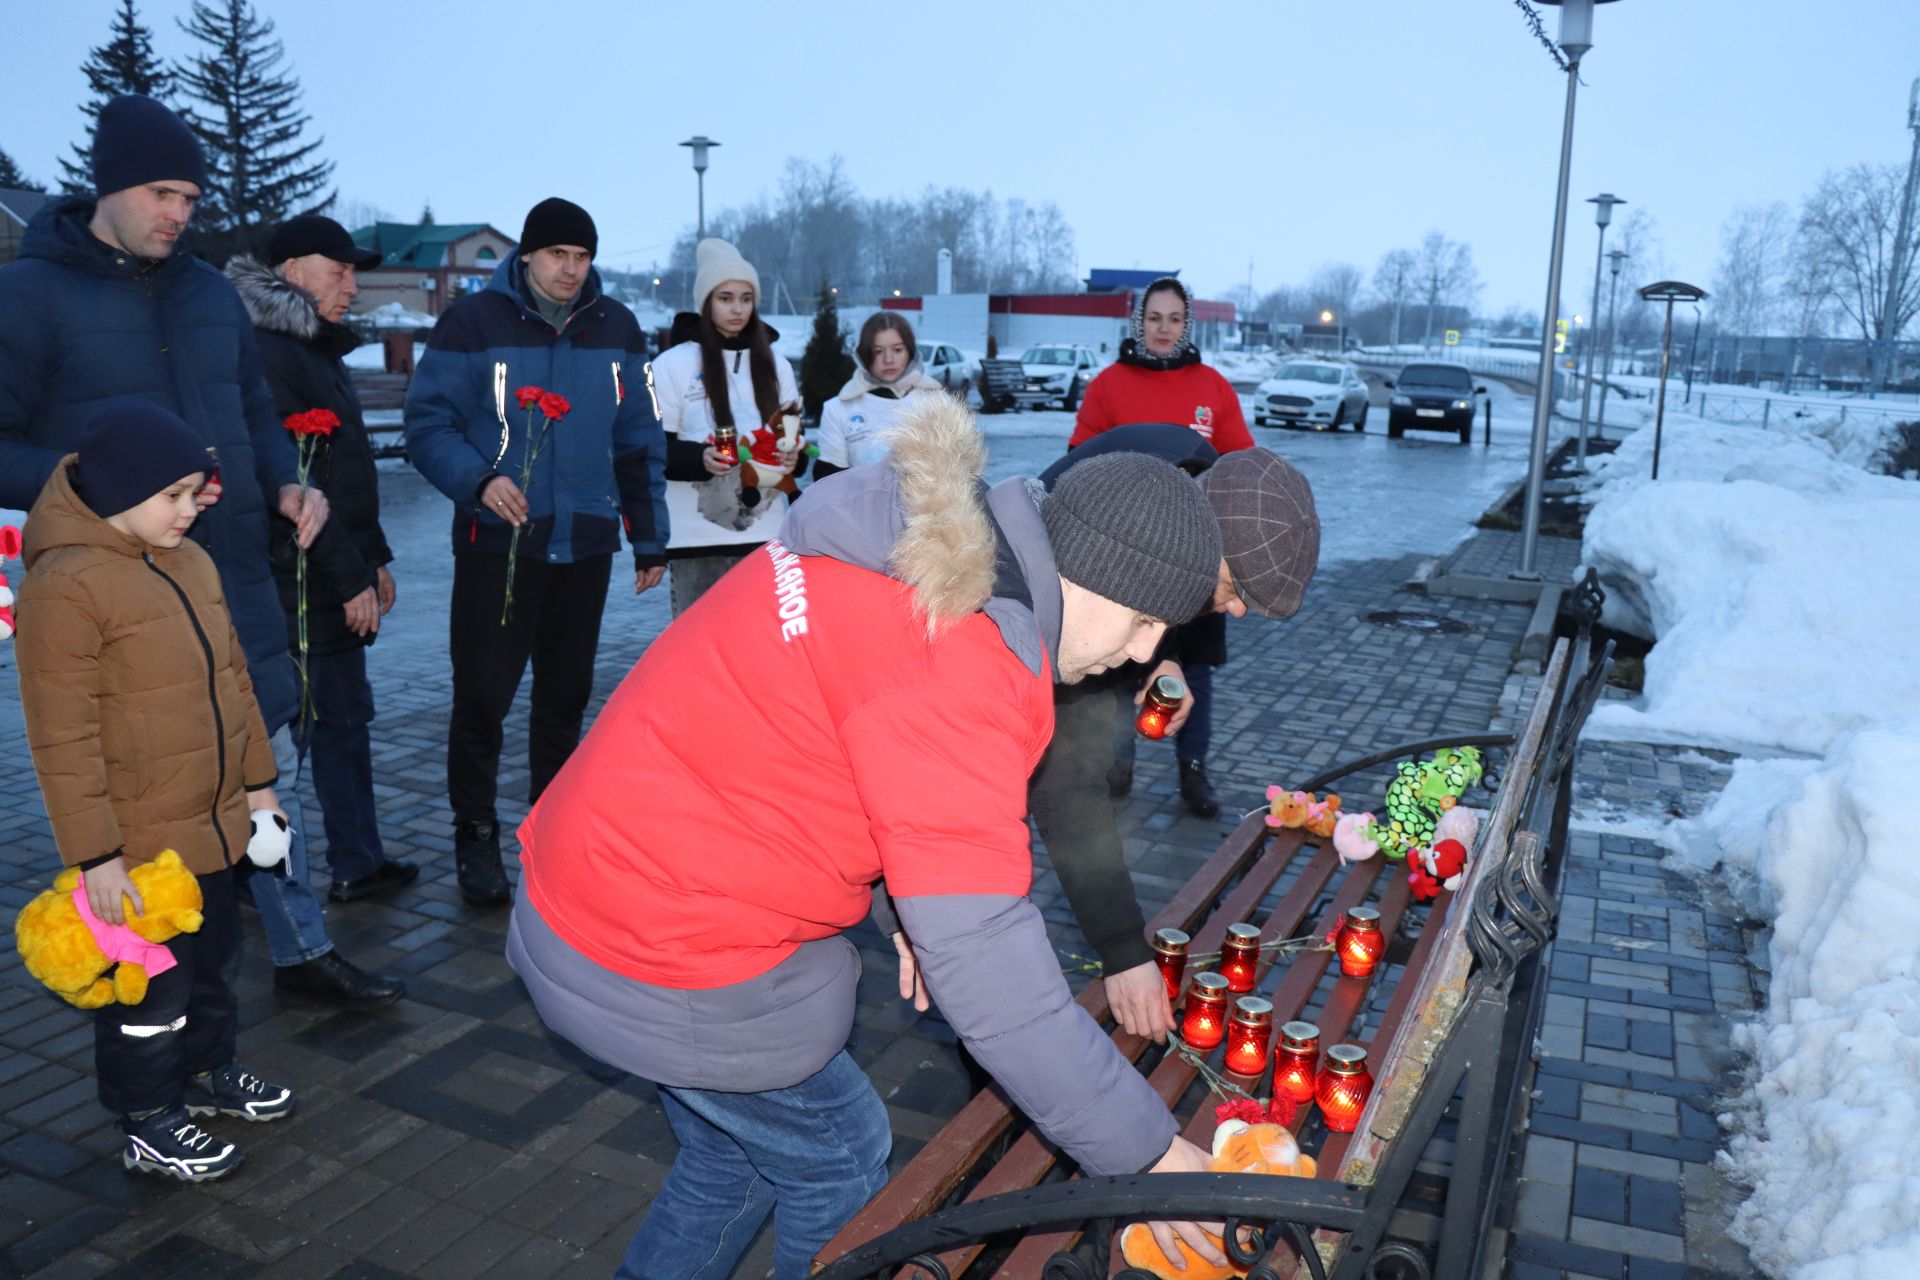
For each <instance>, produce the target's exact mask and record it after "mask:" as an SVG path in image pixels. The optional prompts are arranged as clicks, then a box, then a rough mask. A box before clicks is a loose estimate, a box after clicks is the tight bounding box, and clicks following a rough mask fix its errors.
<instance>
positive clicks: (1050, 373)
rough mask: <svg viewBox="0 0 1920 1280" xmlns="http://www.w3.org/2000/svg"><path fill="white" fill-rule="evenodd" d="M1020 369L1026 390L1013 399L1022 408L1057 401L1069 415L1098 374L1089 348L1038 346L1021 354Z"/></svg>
mask: <svg viewBox="0 0 1920 1280" xmlns="http://www.w3.org/2000/svg"><path fill="white" fill-rule="evenodd" d="M1020 367H1021V370H1022V372H1024V373H1025V374H1026V377H1027V387H1026V390H1025V391H1022V392H1020V393H1018V395H1017V396H1016V398H1017V399H1018V400H1019V401H1020V403H1021V404H1022V405H1023V406H1025V405H1030V404H1045V403H1046V402H1047V401H1049V400H1058V401H1059V402H1060V407H1061V408H1062V409H1065V410H1067V411H1069V412H1071V411H1073V410H1075V409H1078V408H1079V407H1080V396H1081V394H1082V393H1083V392H1084V391H1086V389H1087V384H1088V383H1089V382H1092V381H1093V375H1094V374H1096V373H1098V372H1100V357H1099V356H1097V355H1095V354H1094V353H1093V348H1092V347H1079V346H1068V345H1066V344H1064V343H1040V344H1036V345H1035V346H1031V347H1028V348H1027V349H1026V350H1025V351H1024V352H1022V353H1021V355H1020Z"/></svg>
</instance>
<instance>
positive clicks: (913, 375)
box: [835, 359, 946, 404]
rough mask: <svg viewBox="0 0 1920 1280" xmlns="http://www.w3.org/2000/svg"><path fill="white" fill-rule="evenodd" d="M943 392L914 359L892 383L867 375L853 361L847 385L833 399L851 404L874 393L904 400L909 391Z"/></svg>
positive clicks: (864, 370) (858, 364)
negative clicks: (851, 374)
mask: <svg viewBox="0 0 1920 1280" xmlns="http://www.w3.org/2000/svg"><path fill="white" fill-rule="evenodd" d="M945 390H946V388H945V387H943V386H941V385H940V384H939V383H937V382H935V381H934V380H933V379H932V378H929V377H928V376H927V373H926V370H924V369H922V368H921V367H920V361H919V360H918V359H915V360H914V362H913V363H912V364H910V365H908V366H907V368H906V371H905V372H904V373H902V374H901V375H900V376H899V377H898V378H895V379H894V380H893V381H892V382H882V381H880V380H879V379H878V378H876V377H874V376H873V375H872V374H871V373H868V372H867V371H866V368H865V367H864V366H862V365H861V364H860V363H859V362H858V361H855V362H854V366H853V376H852V377H851V378H848V379H847V385H846V386H844V387H842V388H840V394H839V395H838V396H836V397H835V399H839V400H845V401H846V402H847V403H849V404H851V403H852V402H854V401H855V400H858V399H859V398H860V397H861V396H864V395H870V394H872V393H873V392H875V391H887V392H891V393H892V394H893V396H894V398H895V399H897V400H905V399H906V398H907V393H908V392H910V391H945Z"/></svg>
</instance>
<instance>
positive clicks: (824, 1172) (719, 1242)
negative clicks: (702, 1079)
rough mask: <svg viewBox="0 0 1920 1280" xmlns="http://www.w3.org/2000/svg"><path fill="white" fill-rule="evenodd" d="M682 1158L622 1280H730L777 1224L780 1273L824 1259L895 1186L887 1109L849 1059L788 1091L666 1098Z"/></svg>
mask: <svg viewBox="0 0 1920 1280" xmlns="http://www.w3.org/2000/svg"><path fill="white" fill-rule="evenodd" d="M660 1102H661V1105H662V1106H663V1107H664V1108H665V1109H666V1113H667V1123H668V1124H670V1125H672V1126H673V1134H674V1137H676V1138H678V1139H679V1141H680V1155H679V1157H678V1158H677V1159H675V1160H674V1162H673V1168H672V1169H670V1170H669V1171H668V1172H667V1177H666V1181H664V1182H662V1183H661V1184H660V1192H659V1194H658V1195H656V1196H654V1198H653V1204H652V1206H651V1207H650V1208H649V1209H648V1210H647V1216H646V1218H645V1219H644V1220H643V1221H642V1222H641V1223H640V1230H639V1231H638V1232H637V1233H636V1234H635V1235H634V1237H633V1243H632V1244H631V1245H629V1246H628V1247H627V1257H626V1260H625V1261H624V1262H622V1263H621V1264H620V1270H619V1271H618V1272H616V1273H615V1280H726V1277H728V1276H731V1275H732V1274H733V1269H734V1266H735V1265H736V1264H737V1263H738V1262H739V1261H740V1258H741V1255H742V1254H744V1253H745V1252H746V1251H747V1246H749V1245H750V1244H752V1243H753V1238H754V1235H755V1234H756V1233H757V1232H758V1231H759V1229H760V1226H761V1224H762V1223H763V1222H765V1221H766V1219H767V1216H768V1215H769V1214H771V1215H772V1216H773V1231H774V1246H773V1274H774V1276H775V1278H776V1280H804V1277H805V1276H806V1275H807V1273H808V1272H809V1270H810V1269H811V1266H812V1261H813V1256H814V1255H815V1254H816V1253H818V1252H819V1251H820V1250H821V1249H822V1248H823V1247H825V1245H826V1243H827V1241H829V1240H831V1239H832V1238H833V1236H834V1233H835V1232H837V1231H839V1230H840V1228H841V1227H843V1226H845V1225H846V1224H847V1223H848V1222H849V1221H851V1220H852V1218H853V1215H854V1214H856V1213H858V1212H859V1211H860V1208H861V1206H863V1205H865V1204H866V1202H867V1201H868V1200H869V1199H871V1198H872V1197H873V1194H874V1193H875V1192H876V1191H878V1190H880V1188H881V1187H883V1186H885V1185H886V1181H887V1155H888V1153H889V1151H891V1149H892V1147H893V1134H892V1130H891V1125H890V1123H889V1121H888V1119H887V1108H886V1105H885V1104H884V1103H882V1102H881V1101H880V1097H879V1095H878V1094H876V1093H875V1092H874V1091H873V1085H872V1083H871V1082H870V1081H869V1080H868V1079H867V1075H866V1073H865V1072H864V1071H862V1070H861V1069H860V1068H859V1067H858V1066H856V1065H854V1061H853V1059H852V1058H851V1057H849V1056H848V1055H847V1053H846V1051H845V1050H844V1049H843V1050H841V1051H840V1053H838V1054H837V1055H835V1056H834V1058H833V1059H832V1060H831V1061H829V1062H828V1063H827V1065H826V1066H824V1067H822V1068H820V1070H819V1071H817V1072H815V1073H814V1074H813V1075H811V1076H809V1077H808V1078H807V1079H805V1080H802V1081H801V1082H800V1083H799V1084H796V1085H793V1086H791V1087H789V1088H786V1089H772V1090H769V1091H767V1092H765V1093H716V1092H713V1091H711V1090H707V1089H670V1088H668V1087H666V1086H664V1085H662V1086H661V1087H660Z"/></svg>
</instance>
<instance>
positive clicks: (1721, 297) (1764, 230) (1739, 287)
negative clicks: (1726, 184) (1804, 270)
mask: <svg viewBox="0 0 1920 1280" xmlns="http://www.w3.org/2000/svg"><path fill="white" fill-rule="evenodd" d="M1792 238H1793V221H1792V217H1791V215H1789V214H1788V212H1787V206H1786V205H1784V204H1781V203H1780V202H1779V201H1775V202H1774V203H1772V204H1749V205H1741V206H1740V207H1739V208H1737V209H1735V210H1734V211H1733V213H1732V215H1731V216H1729V217H1728V218H1727V220H1726V221H1725V222H1724V223H1722V224H1721V226H1720V262H1719V264H1718V265H1717V266H1715V267H1714V270H1713V299H1712V308H1713V319H1714V322H1715V323H1716V324H1717V325H1718V326H1719V327H1720V329H1721V331H1722V332H1725V333H1729V334H1734V335H1746V334H1755V335H1759V334H1766V333H1769V332H1772V330H1773V329H1774V327H1775V324H1776V322H1777V320H1778V318H1779V316H1780V314H1781V310H1780V302H1781V282H1782V280H1783V279H1784V277H1785V276H1786V274H1787V269H1788V258H1789V250H1790V249H1791V245H1792Z"/></svg>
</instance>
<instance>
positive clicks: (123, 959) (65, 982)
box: [13, 849, 201, 1009]
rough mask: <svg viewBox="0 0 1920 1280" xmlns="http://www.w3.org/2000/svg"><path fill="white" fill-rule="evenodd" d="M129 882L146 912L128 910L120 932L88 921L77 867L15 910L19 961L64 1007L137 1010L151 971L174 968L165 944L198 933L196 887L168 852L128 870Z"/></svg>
mask: <svg viewBox="0 0 1920 1280" xmlns="http://www.w3.org/2000/svg"><path fill="white" fill-rule="evenodd" d="M129 878H130V879H132V881H133V887H134V888H135V889H137V890H138V891H139V893H140V900H141V903H142V905H144V906H145V907H146V911H145V913H144V914H142V915H134V914H133V912H132V911H128V912H127V914H126V920H127V922H126V923H125V924H123V925H114V924H107V923H106V922H105V921H103V920H100V919H98V918H96V917H95V916H94V914H93V910H92V908H91V907H89V906H88V905H87V892H86V889H85V888H84V887H83V886H82V885H81V883H80V869H79V868H78V867H68V868H67V869H66V870H65V871H62V872H61V873H60V874H59V876H57V877H56V878H55V879H54V882H53V888H51V889H48V890H46V891H45V892H44V893H41V894H40V895H39V896H38V897H36V898H34V899H33V900H32V901H31V902H29V903H27V905H26V906H24V907H22V908H20V915H19V917H18V918H17V919H16V920H15V921H14V926H13V938H14V945H15V946H16V947H17V948H18V949H19V951H20V958H21V959H22V960H24V961H26V964H27V972H28V973H30V974H32V975H33V976H34V977H35V978H38V979H39V980H40V981H41V982H44V983H45V984H46V985H47V986H48V987H50V988H51V989H52V990H53V993H54V994H55V995H57V996H59V997H60V998H61V999H62V1000H65V1001H66V1002H67V1003H68V1004H71V1005H75V1006H77V1007H78V1008H81V1009H98V1008H99V1007H101V1006H102V1005H106V1004H111V1003H113V1002H114V1001H116V1000H118V1001H119V1002H120V1003H121V1004H139V1003H140V1002H141V1001H142V1000H144V999H146V998H147V979H148V977H149V975H150V972H151V973H153V974H158V973H164V972H166V971H167V970H168V969H170V968H172V967H173V966H174V964H175V963H176V962H175V961H174V959H173V953H172V952H170V951H168V950H167V948H166V946H165V945H164V944H165V943H166V941H167V939H169V938H173V937H176V936H178V935H180V934H182V933H196V932H198V931H199V929H200V920H201V916H200V906H201V900H200V882H199V881H198V880H197V879H195V878H194V875H193V872H191V871H189V870H187V868H186V864H184V863H182V862H181V861H180V855H179V854H177V853H175V852H174V851H173V850H171V849H168V850H167V851H166V852H164V853H162V854H161V855H160V856H159V857H158V858H155V859H154V860H153V861H152V862H146V863H142V864H141V865H139V866H137V867H135V868H134V869H133V870H132V871H131V872H130V873H129ZM126 905H128V906H129V907H130V906H132V904H131V903H128V904H126ZM110 970H111V973H109V971H110Z"/></svg>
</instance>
